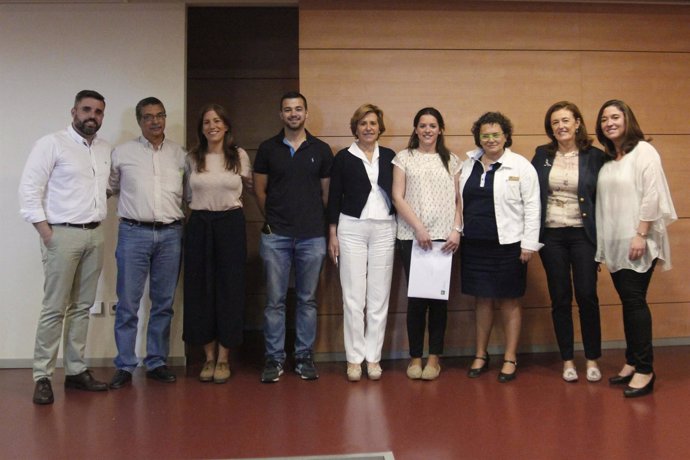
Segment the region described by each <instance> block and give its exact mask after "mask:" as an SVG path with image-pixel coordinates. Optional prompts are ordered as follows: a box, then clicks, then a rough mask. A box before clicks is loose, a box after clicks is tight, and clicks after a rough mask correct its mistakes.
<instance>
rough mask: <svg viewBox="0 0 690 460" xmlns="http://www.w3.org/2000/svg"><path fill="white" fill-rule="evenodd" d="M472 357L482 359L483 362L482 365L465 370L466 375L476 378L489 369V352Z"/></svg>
mask: <svg viewBox="0 0 690 460" xmlns="http://www.w3.org/2000/svg"><path fill="white" fill-rule="evenodd" d="M474 359H481V360H482V361H484V364H483V365H482V367H477V368H474V369H473V368H471V367H470V368H469V369H468V370H467V376H468V377H469V378H471V379H476V378H477V377H479V376H480V375H482V374H483V373H484V372H486V371H488V370H489V354H488V353H487V354H486V356H475V357H474Z"/></svg>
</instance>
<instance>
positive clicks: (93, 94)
mask: <svg viewBox="0 0 690 460" xmlns="http://www.w3.org/2000/svg"><path fill="white" fill-rule="evenodd" d="M87 97H90V98H91V99H96V100H98V101H101V102H103V104H105V98H104V97H103V95H102V94H101V93H99V92H98V91H94V90H92V89H83V90H81V91H79V92H78V93H77V95H76V96H74V106H75V107H76V106H77V104H79V102H81V100H82V99H86V98H87Z"/></svg>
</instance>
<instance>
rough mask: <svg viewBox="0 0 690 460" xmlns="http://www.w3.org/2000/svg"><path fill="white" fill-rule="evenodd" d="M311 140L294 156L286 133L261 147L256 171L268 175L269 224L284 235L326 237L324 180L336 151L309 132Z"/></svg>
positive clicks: (276, 231)
mask: <svg viewBox="0 0 690 460" xmlns="http://www.w3.org/2000/svg"><path fill="white" fill-rule="evenodd" d="M306 134H307V139H306V140H305V141H304V142H303V143H302V145H300V146H299V148H298V149H297V150H296V151H295V152H294V156H293V154H292V153H291V152H290V147H289V146H288V145H286V144H285V143H284V142H283V140H284V139H285V133H284V132H283V130H281V131H280V133H278V135H277V136H274V137H272V138H270V139H268V140H267V141H264V142H262V143H261V145H260V146H259V150H258V151H257V152H256V159H255V160H254V172H256V173H259V174H266V175H267V176H268V186H267V187H268V189H267V191H266V222H267V223H268V224H269V225H270V226H271V230H272V231H273V232H274V233H276V234H278V235H281V236H289V237H292V238H314V237H318V236H325V228H326V221H325V213H324V207H323V200H322V195H321V179H325V178H328V177H330V175H331V165H332V164H333V152H332V151H331V148H330V146H329V145H328V144H326V143H325V142H323V141H322V140H319V139H317V138H316V137H314V136H312V135H311V134H310V133H309V132H308V131H307V133H306Z"/></svg>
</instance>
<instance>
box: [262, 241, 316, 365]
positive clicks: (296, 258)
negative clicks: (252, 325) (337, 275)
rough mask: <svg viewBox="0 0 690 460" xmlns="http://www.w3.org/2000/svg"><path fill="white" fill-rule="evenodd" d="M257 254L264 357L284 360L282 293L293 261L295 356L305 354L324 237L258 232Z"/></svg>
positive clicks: (308, 347)
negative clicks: (261, 277) (261, 268)
mask: <svg viewBox="0 0 690 460" xmlns="http://www.w3.org/2000/svg"><path fill="white" fill-rule="evenodd" d="M259 254H260V255H261V258H262V259H263V261H264V273H265V276H266V308H265V309H264V341H265V344H266V358H267V359H273V360H275V361H278V362H281V363H282V362H284V361H285V297H286V295H287V290H288V282H289V280H290V267H291V266H292V265H293V263H294V266H295V291H296V294H297V308H296V319H295V329H296V339H295V358H303V357H306V356H309V355H310V354H311V353H312V348H313V346H314V341H315V340H316V288H317V287H318V284H319V274H320V273H321V267H322V266H323V260H324V257H325V256H326V238H325V237H317V238H291V237H288V236H280V235H276V234H275V233H272V234H270V235H267V234H264V233H262V234H261V243H260V246H259Z"/></svg>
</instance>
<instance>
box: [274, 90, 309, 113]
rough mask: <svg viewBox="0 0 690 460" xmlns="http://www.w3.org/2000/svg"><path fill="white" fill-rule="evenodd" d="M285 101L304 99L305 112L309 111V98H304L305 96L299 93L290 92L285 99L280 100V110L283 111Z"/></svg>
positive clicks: (284, 96) (284, 95) (285, 95)
mask: <svg viewBox="0 0 690 460" xmlns="http://www.w3.org/2000/svg"><path fill="white" fill-rule="evenodd" d="M285 99H302V101H303V102H304V110H307V98H306V97H304V94H302V93H300V92H299V91H288V92H287V93H285V94H283V97H281V98H280V110H283V101H284V100H285Z"/></svg>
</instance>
